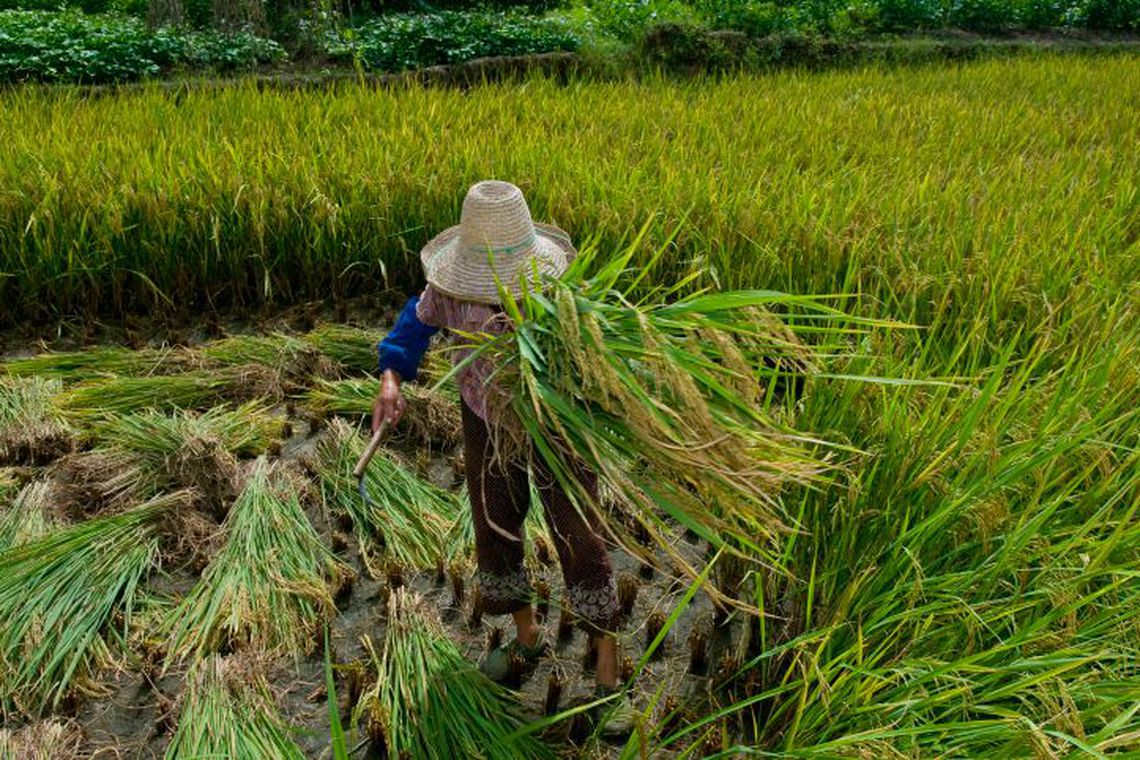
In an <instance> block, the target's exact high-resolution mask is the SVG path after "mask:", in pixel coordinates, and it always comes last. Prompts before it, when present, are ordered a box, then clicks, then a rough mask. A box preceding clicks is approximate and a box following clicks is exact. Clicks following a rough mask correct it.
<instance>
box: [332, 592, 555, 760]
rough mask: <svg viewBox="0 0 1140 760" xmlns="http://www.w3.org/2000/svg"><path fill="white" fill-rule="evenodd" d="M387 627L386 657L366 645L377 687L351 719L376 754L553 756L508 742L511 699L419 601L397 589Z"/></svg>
mask: <svg viewBox="0 0 1140 760" xmlns="http://www.w3.org/2000/svg"><path fill="white" fill-rule="evenodd" d="M387 622H388V628H387V630H386V631H385V635H384V647H383V650H382V651H380V652H377V651H376V648H375V646H374V645H373V643H372V641H371V639H370V638H368V637H365V638H364V646H365V649H367V651H368V654H369V657H370V659H371V664H372V667H373V668H375V671H376V681H375V684H374V685H373V686H372V688H371V689H369V690H368V691H367V692H365V693H364V695H363V696H362V698H361V700H360V702H359V703H358V705H357V708H356V710H355V711H354V715H353V723H354V724H356V725H360V724H361V723H367V725H368V729H367V730H368V733H369V735H370V737H371V738H372V741H373V745H374V747H375V748H376V749H377V751H381V752H384V751H386V752H387V756H388V757H415V758H425V760H435V759H438V760H450V759H451V758H457V757H472V758H475V757H477V758H485V759H486V760H496V759H498V758H502V760H507V758H512V759H513V758H540V757H554V753H553V752H552V751H551V750H550V749H549V748H547V747H546V746H545V745H544V744H543V743H542V742H540V741H538V740H536V739H534V738H533V737H525V736H524V737H521V738H517V739H515V738H511V735H512V733H513V732H514V731H515V730H516V729H517V728H519V727H520V725H521V724H522V720H521V718H520V716H519V712H518V708H517V706H516V705H515V703H514V701H513V698H512V696H511V695H510V693H509V692H507V691H505V690H504V689H503V688H502V687H500V686H498V685H496V684H495V683H493V682H491V681H489V680H488V679H487V678H486V677H485V676H484V675H483V674H481V673H480V672H479V671H478V670H477V669H476V667H475V665H474V664H473V663H472V662H471V661H470V660H469V659H468V658H467V657H465V656H464V655H463V653H462V652H460V651H459V649H458V647H457V646H456V645H455V643H454V642H452V641H451V640H450V639H449V638H448V637H447V634H446V633H445V632H444V631H443V628H442V626H441V625H440V623H439V619H438V617H437V616H436V614H435V613H434V612H433V611H431V610H429V609H428V608H427V606H426V605H425V603H424V601H423V600H422V599H421V598H420V597H419V596H417V595H416V594H415V593H414V592H411V591H408V590H407V589H402V588H401V589H396V590H394V591H393V592H392V594H391V596H390V597H389V599H388V616H387Z"/></svg>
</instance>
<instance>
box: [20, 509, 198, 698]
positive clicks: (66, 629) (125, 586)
mask: <svg viewBox="0 0 1140 760" xmlns="http://www.w3.org/2000/svg"><path fill="white" fill-rule="evenodd" d="M187 500H188V496H187V494H185V493H176V494H172V495H169V496H163V497H160V498H157V499H154V500H152V501H150V502H148V503H146V504H144V505H142V506H140V507H138V508H136V509H133V510H131V511H129V512H124V513H122V514H118V515H114V516H111V517H104V518H100V519H97V520H89V521H88V522H85V523H80V524H79V525H74V526H72V527H69V528H65V529H63V530H58V531H55V532H53V533H50V534H49V535H47V536H45V537H43V538H41V539H39V540H37V541H33V542H32V543H29V544H24V545H23V546H18V547H16V548H13V549H9V550H7V551H6V552H4V553H2V554H0V620H3V621H5V622H4V625H2V626H0V707H2V708H3V710H4V712H9V711H18V712H21V713H24V714H27V715H36V714H39V713H40V712H42V711H44V710H49V709H55V708H58V707H59V704H60V702H61V701H62V700H63V699H64V697H66V696H67V695H68V694H69V693H71V692H72V690H73V689H78V690H81V691H91V690H93V687H94V684H93V683H92V682H91V681H90V680H89V678H90V676H91V674H93V673H94V671H95V670H96V669H98V668H99V667H100V666H102V665H104V664H106V663H108V662H109V661H110V659H111V647H110V646H109V645H108V643H107V641H106V640H105V638H104V637H105V636H106V635H109V634H112V633H113V632H112V631H111V630H110V629H111V627H112V621H116V622H115V623H114V628H115V629H117V630H116V631H115V633H117V634H118V635H120V636H123V637H124V638H125V634H126V632H127V630H128V629H129V628H130V627H131V620H132V612H133V610H134V606H135V601H136V595H137V592H138V589H139V584H140V583H141V582H142V581H143V580H144V578H145V577H146V574H147V572H148V571H149V570H150V568H151V567H152V565H153V564H154V560H155V557H156V554H157V551H158V538H157V526H158V523H159V521H160V520H161V519H162V517H163V516H164V515H166V514H167V513H168V512H169V511H171V510H173V509H177V508H178V507H179V506H180V505H182V504H184V503H185V502H186V501H187Z"/></svg>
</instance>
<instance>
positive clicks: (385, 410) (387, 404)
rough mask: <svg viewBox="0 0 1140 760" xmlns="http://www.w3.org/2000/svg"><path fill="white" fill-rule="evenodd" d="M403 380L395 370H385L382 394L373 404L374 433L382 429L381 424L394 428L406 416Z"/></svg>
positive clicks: (382, 380)
mask: <svg viewBox="0 0 1140 760" xmlns="http://www.w3.org/2000/svg"><path fill="white" fill-rule="evenodd" d="M402 382H403V380H402V379H401V378H400V374H399V373H398V372H396V371H395V370H393V369H386V370H384V374H383V375H382V376H381V378H380V392H379V393H377V394H376V400H375V401H373V402H372V432H373V433H375V432H376V431H377V430H379V429H380V423H381V422H382V421H383V422H387V423H388V426H389V427H392V426H394V425H395V424H396V423H397V422H399V421H400V418H401V417H403V416H404V406H405V404H406V402H405V401H404V397H403V395H401V394H400V384H401V383H402Z"/></svg>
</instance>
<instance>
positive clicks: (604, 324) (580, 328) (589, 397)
mask: <svg viewBox="0 0 1140 760" xmlns="http://www.w3.org/2000/svg"><path fill="white" fill-rule="evenodd" d="M635 251H636V244H635V245H634V246H631V247H630V249H629V250H628V251H626V252H625V253H624V254H622V255H620V256H618V257H616V258H615V259H613V260H612V261H608V262H606V263H605V264H604V265H603V264H602V263H601V262H600V260H599V259H600V257H599V256H598V252H597V249H596V248H593V247H589V246H588V247H587V248H586V250H584V251H583V252H582V254H581V255H580V256H579V257H578V258H577V259H576V260H575V261H574V263H573V264H572V265H571V267H570V269H569V270H568V271H567V272H566V273H565V275H564V276H563V277H562V278H561V279H560V280H557V281H550V282H549V283H548V287H547V288H546V289H545V290H544V291H543V292H541V293H536V292H531V293H524V295H523V297H522V298H520V299H517V300H516V299H514V298H512V297H511V295H510V293H509V292H507V291H506V290H505V289H504V290H503V301H504V304H505V310H506V312H507V314H508V315H509V317H510V318H511V320H512V321H513V323H514V328H515V329H514V331H513V332H510V333H508V334H506V335H504V336H501V337H499V338H493V337H491V336H486V335H484V336H475V338H474V340H473V343H474V344H475V345H476V346H477V350H476V351H475V352H474V353H473V355H472V357H471V358H470V359H469V360H474V358H476V357H483V358H486V359H488V360H490V361H491V362H492V363H493V364H494V365H495V366H496V368H497V372H498V375H497V378H498V382H499V383H500V384H501V387H502V388H504V389H505V391H506V393H504V394H503V395H502V396H501V399H502V401H501V403H503V404H504V405H507V406H509V409H508V410H506V411H510V412H513V415H509V414H508V415H507V419H508V420H512V421H513V422H514V423H515V424H513V425H510V424H505V425H502V426H497V427H498V428H499V429H498V430H496V435H497V436H498V438H499V439H500V440H499V443H500V445H501V448H502V449H503V450H507V451H510V450H512V449H513V447H519V448H520V449H525V450H529V451H532V452H533V456H538V457H541V458H542V460H544V461H545V462H546V463H547V464H548V465H549V466H550V468H551V469H552V470H553V472H554V473H555V474H556V476H557V477H558V479H559V481H560V482H562V483H563V485H564V486H565V487H566V488H567V489H568V490H569V491H570V493H571V494H573V495H575V496H576V498H577V499H578V501H579V503H582V504H584V503H586V502H588V501H589V499H590V497H589V495H588V494H587V493H586V492H585V489H583V488H582V487H581V486H580V485H579V484H578V483H577V481H576V480H575V479H574V478H573V477H572V476H571V475H570V471H569V468H568V466H567V463H568V462H569V461H571V458H572V457H574V456H577V457H580V458H581V459H582V460H584V462H585V464H586V465H587V466H589V467H590V468H592V469H593V470H595V471H596V472H597V473H598V474H599V476H600V477H601V479H602V480H603V482H605V483H606V484H607V486H608V487H609V488H610V489H611V490H612V492H613V493H614V494H616V495H617V496H618V497H619V500H620V502H623V503H624V505H625V506H626V508H628V509H630V510H632V512H633V515H634V516H636V517H638V518H640V519H641V520H642V521H643V522H645V523H646V524H647V525H649V526H651V527H652V529H653V533H654V534H655V538H656V539H657V542H658V544H659V545H660V546H661V547H662V548H663V549H664V550H665V551H666V552H667V553H668V554H669V555H670V556H671V558H672V560H673V561H674V562H676V563H678V564H679V565H680V566H681V567H683V568H684V569H686V570H687V571H689V572H695V568H694V567H692V566H691V564H690V563H689V562H687V561H685V560H684V558H682V557H680V556H679V555H678V553H677V552H675V551H673V550H672V546H671V542H670V541H669V539H668V535H667V531H666V530H665V527H666V523H664V522H663V521H662V516H663V515H667V516H669V517H670V518H672V519H673V520H675V521H676V522H678V523H680V524H681V525H683V526H685V527H686V528H689V529H691V530H693V531H695V532H697V533H698V534H699V535H700V536H702V537H703V538H705V539H707V540H708V541H709V542H710V543H711V544H713V545H714V546H727V547H728V550H729V551H738V552H740V553H742V554H746V555H748V556H751V557H763V556H765V555H766V552H767V550H770V549H771V547H772V544H773V541H774V540H775V539H777V538H778V537H779V536H780V535H781V534H782V533H783V532H785V531H787V530H788V529H789V527H788V526H789V520H788V519H787V516H786V515H785V514H784V512H783V510H782V509H781V507H780V505H779V503H778V500H777V499H776V498H775V496H776V494H777V492H778V491H779V490H780V488H781V486H782V485H784V484H786V483H789V482H810V481H812V480H813V479H815V478H817V477H819V476H820V473H821V471H822V470H823V469H824V465H823V464H822V463H821V461H819V459H818V458H817V456H816V455H815V453H814V452H813V451H812V449H811V448H810V447H809V444H814V443H815V442H812V441H810V439H808V438H806V437H805V436H803V435H801V434H799V433H797V432H796V431H795V430H792V429H790V428H789V427H788V426H786V425H785V424H784V423H782V422H781V421H780V419H779V417H778V415H777V414H776V413H774V412H773V411H772V410H771V408H770V405H769V404H768V403H766V399H767V398H768V394H767V392H766V389H765V386H766V385H767V384H770V383H772V382H775V381H776V380H777V379H778V377H779V376H780V374H781V373H782V372H785V371H786V370H785V369H784V368H785V367H787V366H789V365H791V366H799V367H808V366H810V364H811V361H810V354H809V353H808V352H807V349H806V348H805V347H804V345H803V344H802V343H801V342H800V341H799V340H798V339H797V337H796V334H797V333H799V332H815V331H820V330H822V329H824V328H826V329H828V330H836V329H838V328H837V326H836V324H833V323H854V322H855V321H856V320H854V319H851V318H849V317H848V316H847V315H844V314H842V313H841V312H838V311H836V310H834V309H832V308H829V307H826V306H823V305H820V304H818V303H815V302H814V301H812V300H810V299H808V298H804V297H798V296H789V295H784V294H780V293H774V292H769V291H737V292H722V293H716V292H700V293H697V294H695V295H691V296H687V297H684V298H681V299H680V300H677V301H674V302H669V301H668V299H669V298H671V297H672V295H673V293H674V292H675V291H676V290H677V289H679V288H681V287H684V286H685V285H686V283H680V284H679V285H677V286H676V287H675V288H674V289H673V290H671V291H656V292H653V293H651V294H650V296H647V297H646V298H644V299H642V300H640V301H636V302H635V301H633V300H632V296H630V293H631V292H633V290H634V289H635V288H637V287H638V286H639V284H640V283H641V281H642V279H643V277H644V276H645V273H646V272H648V271H650V270H651V269H652V267H653V262H650V264H649V265H648V266H647V267H646V268H645V269H638V270H637V271H636V272H632V271H631V270H628V267H629V263H630V260H631V258H632V256H633V255H634V253H635ZM658 255H660V254H658ZM595 269H596V270H598V271H597V274H596V275H594V276H588V274H587V273H588V272H589V271H591V270H595ZM622 278H628V285H627V287H625V288H624V289H623V290H619V289H618V288H617V283H618V282H619V280H622ZM772 308H780V309H784V310H786V311H787V312H788V313H790V314H795V315H796V316H795V317H794V318H792V317H787V318H784V319H781V318H780V317H778V316H777V315H776V314H775V313H773V312H772V311H770V310H769V309H772ZM821 325H822V326H821ZM598 511H599V512H601V513H603V514H604V511H603V510H600V509H599V510H598ZM607 522H608V524H609V527H610V528H611V529H612V530H613V532H614V534H615V535H617V536H618V537H621V526H620V525H618V524H617V523H618V522H620V521H617V520H613V519H609V520H608V521H607ZM623 540H624V539H623Z"/></svg>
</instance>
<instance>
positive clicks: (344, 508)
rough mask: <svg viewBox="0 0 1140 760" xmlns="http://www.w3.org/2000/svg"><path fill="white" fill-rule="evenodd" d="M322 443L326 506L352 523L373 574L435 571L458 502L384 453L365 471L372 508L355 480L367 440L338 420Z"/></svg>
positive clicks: (445, 543)
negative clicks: (394, 569) (392, 569)
mask: <svg viewBox="0 0 1140 760" xmlns="http://www.w3.org/2000/svg"><path fill="white" fill-rule="evenodd" d="M329 427H330V430H329V435H328V436H327V438H326V439H325V440H324V441H322V443H321V490H322V492H323V494H324V499H325V503H326V504H328V505H329V506H330V507H332V508H333V509H335V510H337V511H340V512H343V513H345V514H347V515H348V516H349V518H350V519H351V520H352V524H353V528H354V530H355V532H356V537H357V539H358V540H359V541H360V553H361V556H362V558H363V559H364V563H365V565H366V566H367V567H368V570H369V572H370V573H372V575H373V576H375V577H381V575H382V574H383V573H384V571H385V565H386V562H389V561H390V562H395V563H397V564H399V565H401V566H404V567H406V568H409V569H426V568H429V567H434V566H435V565H436V563H437V562H438V561H439V559H440V558H441V557H443V556H445V555H446V554H447V548H448V541H447V533H448V529H449V527H450V526H451V524H452V523H453V522H454V520H455V517H456V515H457V514H458V511H459V505H458V504H457V503H456V500H455V497H454V496H453V495H452V494H450V493H448V492H446V491H443V490H441V489H439V488H436V487H435V486H433V485H431V484H430V483H427V482H425V481H423V480H422V479H420V478H419V477H417V476H416V475H415V473H413V472H411V471H409V470H408V469H406V468H405V467H404V466H402V465H401V464H399V462H398V461H397V460H396V459H395V457H394V456H393V455H392V454H391V453H390V452H386V451H384V450H383V449H382V450H380V451H379V452H377V454H376V456H375V457H373V458H372V462H371V463H370V464H369V466H368V469H367V471H366V472H365V475H364V479H365V488H366V489H367V490H368V494H369V497H370V499H371V503H366V501H365V500H364V499H363V498H362V497H361V495H360V494H359V493H358V491H357V484H356V481H355V479H353V477H352V468H353V465H355V464H356V460H357V459H358V458H359V456H360V454H361V452H363V450H364V446H365V443H366V441H365V440H363V439H362V438H361V436H360V435H359V434H358V433H357V431H356V430H355V429H354V428H352V427H350V426H348V425H346V424H344V423H343V422H340V421H339V420H336V421H334V422H333V423H332V424H331V425H330V426H329Z"/></svg>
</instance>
